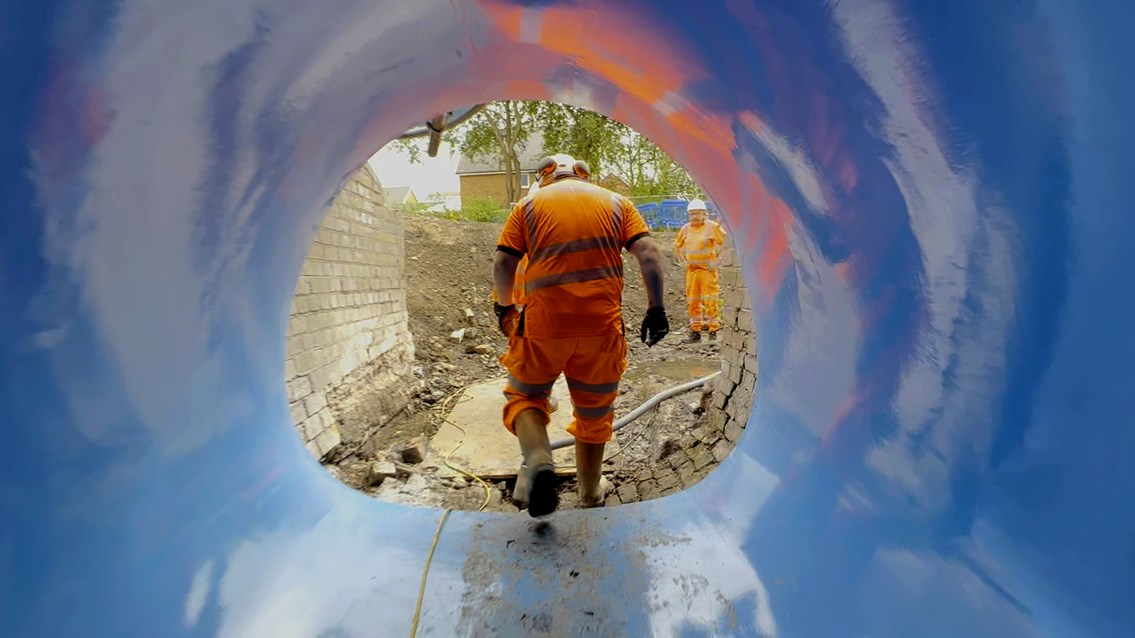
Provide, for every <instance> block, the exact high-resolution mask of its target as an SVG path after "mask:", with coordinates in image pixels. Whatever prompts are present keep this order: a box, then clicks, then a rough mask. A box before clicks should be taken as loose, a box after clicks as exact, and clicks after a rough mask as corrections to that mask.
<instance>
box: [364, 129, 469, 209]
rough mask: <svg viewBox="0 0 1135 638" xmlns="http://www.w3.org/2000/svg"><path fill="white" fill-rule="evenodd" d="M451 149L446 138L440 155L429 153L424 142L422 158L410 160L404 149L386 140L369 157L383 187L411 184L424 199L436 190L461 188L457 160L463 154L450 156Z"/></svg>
mask: <svg viewBox="0 0 1135 638" xmlns="http://www.w3.org/2000/svg"><path fill="white" fill-rule="evenodd" d="M449 151H450V145H449V144H446V143H444V142H443V143H442V145H441V148H440V149H439V150H438V152H437V157H430V156H429V155H426V153H425V150H424V146H423V151H422V161H421V162H420V163H418V164H411V163H410V160H409V159H408V158H407V157H406V155H405V153H402V152H401V151H398V150H397V149H395V148H394V146H393V145H391V144H387V145H386V146H384V147H383V148H382V150H380V151H379V152H378V153H375V154H374V156H373V157H371V158H370V160H369V161H370V167H371V168H373V169H374V172H375V174H376V175H378V179H379V181H380V182H382V186H383V187H384V188H394V187H396V186H409V187H410V189H411V190H413V191H414V195H415V196H416V197H417V198H418V200H419V201H423V200H426V199H429V197H430V195H431V194H433V193H457V192H458V190H460V184H461V182H460V180H458V179H457V161H458V160H459V159H460V157H461V156H460V155H453V156H450V154H449Z"/></svg>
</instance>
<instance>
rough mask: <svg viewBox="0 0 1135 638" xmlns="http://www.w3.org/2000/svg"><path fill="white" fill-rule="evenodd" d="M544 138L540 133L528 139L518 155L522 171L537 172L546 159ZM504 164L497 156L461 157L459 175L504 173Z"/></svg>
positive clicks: (458, 163)
mask: <svg viewBox="0 0 1135 638" xmlns="http://www.w3.org/2000/svg"><path fill="white" fill-rule="evenodd" d="M544 154H545V153H544V138H543V137H542V136H541V135H540V134H539V133H533V134H532V135H530V136H529V137H528V142H527V144H525V145H524V146H522V147H521V148H520V152H519V153H517V155H518V156H519V158H520V170H521V171H524V172H526V173H534V172H536V165H537V164H539V163H540V160H542V159H544ZM503 172H504V163H503V162H502V161H501V158H500V156H498V155H496V154H485V155H478V156H477V157H476V158H470V157H466V156H465V155H462V156H461V160H460V161H458V162H457V174H458V175H469V174H478V173H482V174H483V173H489V174H492V173H503Z"/></svg>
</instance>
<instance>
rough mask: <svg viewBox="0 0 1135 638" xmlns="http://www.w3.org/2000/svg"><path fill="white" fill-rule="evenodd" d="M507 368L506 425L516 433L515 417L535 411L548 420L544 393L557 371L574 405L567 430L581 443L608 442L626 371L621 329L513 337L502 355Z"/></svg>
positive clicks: (554, 378) (503, 363)
mask: <svg viewBox="0 0 1135 638" xmlns="http://www.w3.org/2000/svg"><path fill="white" fill-rule="evenodd" d="M500 362H501V364H502V365H504V367H505V368H507V369H508V385H507V386H505V390H504V395H505V397H506V398H507V399H508V402H507V403H505V406H504V413H503V415H502V417H503V420H504V426H505V428H507V429H508V431H509V432H512V433H513V434H516V429H515V426H514V425H513V424H514V423H515V421H516V417H517V415H519V414H520V413H521V412H523V411H525V410H529V409H535V410H539V411H540V412H541V413H542V414H543V415H544V420H545V422H547V420H548V418H549V417H548V397H549V396H551V394H552V386H553V385H555V383H556V379H557V378H559V376H560V373H563V374H564V376H565V377H567V384H568V390H569V391H570V392H571V402H572V405H573V406H574V411H573V412H572V416H573V417H574V418H573V420H572V422H571V425H569V426H568V428H567V431H568V434H571V435H572V436H574V437H575V438H576V440H578V441H581V442H583V443H606V442H607V441H610V440H611V432H612V427H613V425H614V423H615V399H617V398H618V397H619V381H620V380H621V379H622V377H623V372H624V371H625V370H626V369H627V340H626V338H625V337H624V336H623V335H622V334H619V333H610V334H607V335H602V336H597V337H573V338H562V339H553V338H542V337H537V338H532V337H526V336H516V335H514V336H513V337H511V338H510V339H509V343H508V352H506V353H505V354H504V356H502V357H501V358H500Z"/></svg>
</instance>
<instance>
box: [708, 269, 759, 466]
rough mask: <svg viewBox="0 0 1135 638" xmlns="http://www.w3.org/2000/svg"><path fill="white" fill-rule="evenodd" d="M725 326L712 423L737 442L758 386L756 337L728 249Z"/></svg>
mask: <svg viewBox="0 0 1135 638" xmlns="http://www.w3.org/2000/svg"><path fill="white" fill-rule="evenodd" d="M720 273H721V275H720V276H721V290H722V308H721V319H722V328H721V334H719V335H718V338H719V339H721V376H719V377H718V378H717V379H716V380H715V382H714V394H713V407H714V408H716V409H715V410H711V411H710V426H711V427H712V428H719V429H720V430H722V431H724V432H725V439H726V440H727V441H729V443H731V444H736V443H737V439H738V438H740V436H741V432H742V431H743V430H744V429H745V424H746V423H747V422H748V420H749V408H750V407H751V406H752V402H753V391H754V390H755V389H756V387H757V340H756V335H755V334H754V333H753V308H752V305H751V302H750V300H749V292H748V290H747V289H746V288H745V280H744V277H743V276H742V273H741V265H740V263H739V262H738V260H737V254H736V253H735V252H734V251H733V250H732V249H730V250H728V251H726V254H725V255H724V259H723V262H722V266H721V270H720Z"/></svg>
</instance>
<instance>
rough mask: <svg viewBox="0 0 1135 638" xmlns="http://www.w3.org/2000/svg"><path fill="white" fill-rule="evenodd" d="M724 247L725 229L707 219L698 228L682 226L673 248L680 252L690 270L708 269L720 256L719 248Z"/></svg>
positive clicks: (689, 225) (687, 225)
mask: <svg viewBox="0 0 1135 638" xmlns="http://www.w3.org/2000/svg"><path fill="white" fill-rule="evenodd" d="M724 245H725V229H723V228H722V227H721V224H718V223H717V222H714V221H710V220H708V219H707V220H706V221H705V223H704V224H700V225H698V226H694V225H693V224H686V225H685V226H682V229H681V230H679V231H678V238H677V239H676V240H674V248H675V249H677V250H680V251H681V252H682V256H683V257H685V258H686V261H687V262H688V263H689V265H690V267H692V268H709V266H710V264H712V263H713V262H714V261H715V260H717V258H718V257H719V256H720V255H721V247H722V246H724Z"/></svg>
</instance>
